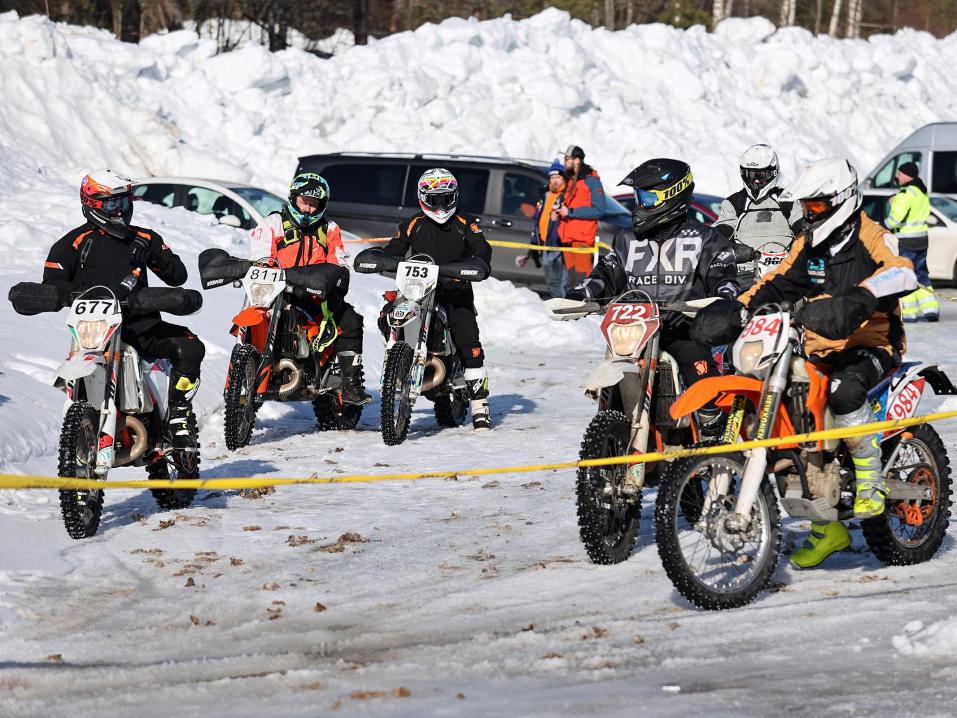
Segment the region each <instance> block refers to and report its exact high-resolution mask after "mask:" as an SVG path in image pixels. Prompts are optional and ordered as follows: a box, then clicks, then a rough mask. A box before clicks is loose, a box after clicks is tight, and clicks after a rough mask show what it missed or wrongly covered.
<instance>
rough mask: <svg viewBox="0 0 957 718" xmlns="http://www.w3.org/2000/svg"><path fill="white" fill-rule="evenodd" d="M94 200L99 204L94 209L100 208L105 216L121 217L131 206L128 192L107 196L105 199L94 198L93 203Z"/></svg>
mask: <svg viewBox="0 0 957 718" xmlns="http://www.w3.org/2000/svg"><path fill="white" fill-rule="evenodd" d="M95 202H99V205H100V206H99V207H96V209H98V210H100V211H101V212H102V213H103V214H105V215H106V216H107V217H122V216H123V215H124V214H126V213H127V212H128V211H129V209H130V207H132V206H133V205H132V201H131V199H130V195H128V194H121V195H116V196H114V197H107V198H106V199H102V200H94V203H95Z"/></svg>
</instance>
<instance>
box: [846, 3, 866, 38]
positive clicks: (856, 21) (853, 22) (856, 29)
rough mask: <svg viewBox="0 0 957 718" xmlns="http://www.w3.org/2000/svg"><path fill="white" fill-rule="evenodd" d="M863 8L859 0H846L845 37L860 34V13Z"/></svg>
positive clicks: (858, 35)
mask: <svg viewBox="0 0 957 718" xmlns="http://www.w3.org/2000/svg"><path fill="white" fill-rule="evenodd" d="M862 10H863V8H862V7H861V0H848V2H847V33H846V36H847V37H851V38H854V37H860V36H861V15H862Z"/></svg>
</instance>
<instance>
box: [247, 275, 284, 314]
mask: <svg viewBox="0 0 957 718" xmlns="http://www.w3.org/2000/svg"><path fill="white" fill-rule="evenodd" d="M285 288H286V273H285V272H284V271H283V270H282V269H281V268H279V267H250V268H249V270H248V271H247V272H246V276H245V277H243V289H244V290H245V291H246V297H247V298H248V299H249V304H250V306H253V307H268V306H269V305H270V304H272V303H273V301H274V300H275V299H276V297H278V296H279V295H280V294H282V292H283V290H284V289H285Z"/></svg>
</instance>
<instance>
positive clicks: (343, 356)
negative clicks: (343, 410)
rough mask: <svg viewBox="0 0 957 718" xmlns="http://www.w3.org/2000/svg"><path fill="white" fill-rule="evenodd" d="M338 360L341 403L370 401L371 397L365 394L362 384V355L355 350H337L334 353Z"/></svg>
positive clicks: (367, 402) (354, 403)
mask: <svg viewBox="0 0 957 718" xmlns="http://www.w3.org/2000/svg"><path fill="white" fill-rule="evenodd" d="M336 360H337V361H338V362H339V372H340V373H341V376H342V403H343V404H353V405H355V406H362V405H363V404H369V403H371V402H372V397H371V396H369V395H368V394H366V390H365V387H364V386H362V355H361V354H356V352H339V353H338V354H336Z"/></svg>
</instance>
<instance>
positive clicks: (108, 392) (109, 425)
mask: <svg viewBox="0 0 957 718" xmlns="http://www.w3.org/2000/svg"><path fill="white" fill-rule="evenodd" d="M120 348H121V347H120V333H119V332H116V335H115V336H114V337H113V339H111V340H110V343H109V345H108V347H107V352H108V353H109V355H110V361H109V363H108V365H107V366H106V367H105V368H106V370H107V372H108V373H107V376H106V382H105V384H106V388H105V389H104V391H103V393H104V396H103V403H102V404H101V405H100V429H99V432H98V433H97V450H96V467H95V468H94V472H95V473H96V475H97V476H98V477H100V478H102V479H105V478H106V475H107V474H108V473H109V471H110V469H111V468H112V467H113V458H114V455H115V446H114V445H115V443H116V387H117V384H118V382H119V371H120V360H121V358H122V352H121V351H120Z"/></svg>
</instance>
